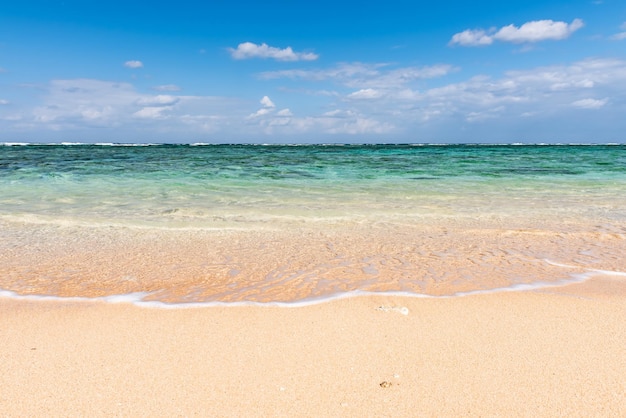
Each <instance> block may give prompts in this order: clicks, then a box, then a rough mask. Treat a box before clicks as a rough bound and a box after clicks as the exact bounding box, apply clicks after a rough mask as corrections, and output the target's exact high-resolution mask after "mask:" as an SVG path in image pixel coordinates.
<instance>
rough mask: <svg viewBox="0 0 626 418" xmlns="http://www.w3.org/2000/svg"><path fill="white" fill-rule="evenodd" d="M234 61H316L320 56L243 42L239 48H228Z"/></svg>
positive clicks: (289, 48)
mask: <svg viewBox="0 0 626 418" xmlns="http://www.w3.org/2000/svg"><path fill="white" fill-rule="evenodd" d="M228 50H229V51H230V55H231V56H232V57H233V58H234V59H238V60H243V59H249V58H272V59H275V60H277V61H315V60H316V59H318V58H319V55H317V54H314V53H312V52H294V51H293V49H291V47H290V46H288V47H287V48H283V49H280V48H276V47H273V46H269V45H267V44H265V43H263V44H261V45H257V44H255V43H252V42H243V43H241V44H239V45H237V48H236V49H234V48H228Z"/></svg>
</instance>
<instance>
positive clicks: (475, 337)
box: [0, 277, 626, 417]
mask: <svg viewBox="0 0 626 418" xmlns="http://www.w3.org/2000/svg"><path fill="white" fill-rule="evenodd" d="M381 307H383V309H380V308H381ZM403 307H404V308H407V309H408V314H407V315H403V314H402V312H400V311H401V309H400V308H403ZM405 313H406V312H405ZM0 365H1V366H0V367H1V371H2V373H1V374H0V415H2V416H51V415H52V416H100V415H108V416H112V415H113V416H194V415H195V416H355V417H361V416H533V417H535V416H581V417H589V416H601V417H611V416H614V417H623V416H626V282H625V280H624V278H620V277H617V278H616V277H606V278H595V279H593V280H590V281H588V282H585V283H582V284H577V285H570V286H566V287H562V288H551V289H547V290H544V291H534V292H509V293H498V294H487V295H475V296H467V297H458V298H449V299H419V298H403V297H391V296H367V297H365V296H364V297H355V298H350V299H342V300H336V301H333V302H327V303H323V304H318V305H312V306H305V307H298V308H277V307H208V308H194V309H172V310H168V309H151V308H138V307H135V306H132V305H129V304H107V303H101V302H71V303H64V302H46V301H36V302H32V301H18V300H12V299H8V298H0Z"/></svg>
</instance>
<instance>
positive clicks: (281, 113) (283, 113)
mask: <svg viewBox="0 0 626 418" xmlns="http://www.w3.org/2000/svg"><path fill="white" fill-rule="evenodd" d="M276 116H293V113H291V110H289V109H282V110H280V111H279V112H278V113H276Z"/></svg>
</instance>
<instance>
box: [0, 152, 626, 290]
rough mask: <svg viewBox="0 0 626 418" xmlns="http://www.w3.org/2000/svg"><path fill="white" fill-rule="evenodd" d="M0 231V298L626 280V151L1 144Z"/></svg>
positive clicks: (480, 287) (473, 287) (481, 287)
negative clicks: (598, 276) (614, 275)
mask: <svg viewBox="0 0 626 418" xmlns="http://www.w3.org/2000/svg"><path fill="white" fill-rule="evenodd" d="M0 227H1V228H0V238H2V240H1V242H2V243H1V244H0V249H2V250H3V251H2V255H0V262H2V264H1V265H0V288H4V289H7V290H11V291H14V292H17V293H20V294H47V295H87V296H94V297H95V296H98V297H100V296H107V295H111V294H117V293H131V292H148V293H149V294H152V295H153V297H154V299H156V300H167V301H172V302H181V301H185V302H190V301H234V302H239V301H261V302H270V301H294V300H306V299H310V298H320V297H321V298H323V297H331V296H333V295H335V296H336V295H337V294H341V293H342V292H351V291H400V292H409V293H415V294H429V295H451V294H458V293H463V292H473V291H483V290H489V289H491V288H503V287H507V286H518V285H519V284H520V283H523V284H532V283H544V282H556V281H559V280H563V279H567V278H568V277H573V276H572V275H574V274H578V275H580V274H585V273H588V272H590V271H592V270H594V269H595V270H598V269H605V270H611V271H623V270H626V267H625V266H624V264H625V263H624V261H623V258H624V257H623V254H624V253H626V246H625V244H624V242H626V240H625V239H624V237H625V236H626V146H624V145H605V146H603V145H594V146H575V145H560V146H551V145H544V146H531V145H525V146H513V145H508V146H505V145H499V146H487V145H446V146H434V145H431V146H428V145H425V146H417V145H345V146H338V145H327V146H324V145H306V146H278V145H272V146H252V145H205V146H192V145H151V146H114V145H110V144H109V145H18V146H15V145H11V146H10V145H4V146H0ZM546 260H548V261H549V262H550V263H552V264H550V263H548V262H547V261H546ZM554 263H556V264H560V265H567V266H570V267H569V268H566V269H565V270H564V268H563V267H562V266H561V267H557V266H556V264H554ZM577 277H580V276H577ZM486 278H488V279H486Z"/></svg>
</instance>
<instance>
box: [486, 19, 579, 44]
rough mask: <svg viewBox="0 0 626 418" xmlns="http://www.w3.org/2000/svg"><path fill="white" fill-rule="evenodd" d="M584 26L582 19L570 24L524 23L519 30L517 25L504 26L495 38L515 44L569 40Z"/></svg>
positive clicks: (543, 21) (547, 21)
mask: <svg viewBox="0 0 626 418" xmlns="http://www.w3.org/2000/svg"><path fill="white" fill-rule="evenodd" d="M583 26H584V23H583V21H582V20H581V19H574V20H573V21H572V23H570V24H567V23H565V22H555V21H553V20H536V21H532V22H527V23H524V24H523V25H522V26H520V27H519V28H518V27H516V26H515V25H508V26H504V27H503V28H501V29H500V30H499V31H498V32H496V34H495V35H493V37H494V39H497V40H499V41H504V42H514V43H522V42H539V41H545V40H555V41H558V40H561V39H566V38H568V37H569V36H570V35H571V34H572V33H574V32H576V31H577V30H578V29H580V28H582V27H583Z"/></svg>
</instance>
